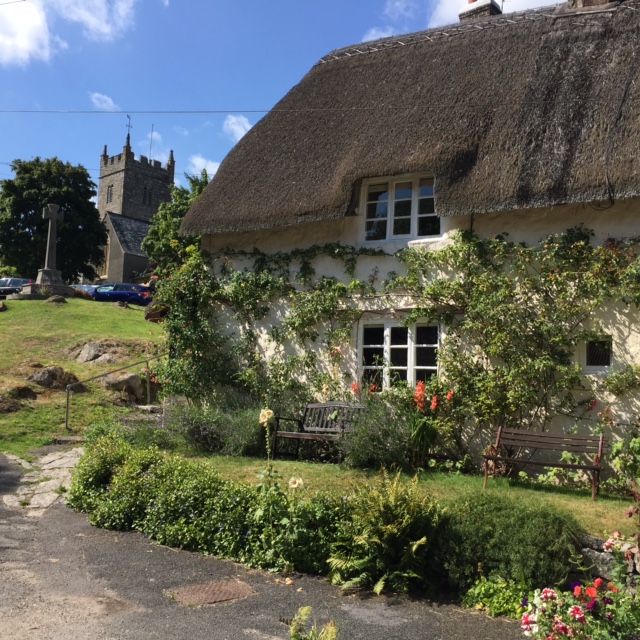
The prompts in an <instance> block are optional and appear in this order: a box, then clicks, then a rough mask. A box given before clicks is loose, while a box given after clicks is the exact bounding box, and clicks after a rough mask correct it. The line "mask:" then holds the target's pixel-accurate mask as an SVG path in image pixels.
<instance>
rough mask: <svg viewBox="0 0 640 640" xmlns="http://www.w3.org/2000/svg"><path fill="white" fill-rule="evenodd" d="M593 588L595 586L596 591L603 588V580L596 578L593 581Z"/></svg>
mask: <svg viewBox="0 0 640 640" xmlns="http://www.w3.org/2000/svg"><path fill="white" fill-rule="evenodd" d="M593 586H594V587H595V588H596V589H599V588H600V587H601V586H602V578H596V579H595V580H594V581H593Z"/></svg>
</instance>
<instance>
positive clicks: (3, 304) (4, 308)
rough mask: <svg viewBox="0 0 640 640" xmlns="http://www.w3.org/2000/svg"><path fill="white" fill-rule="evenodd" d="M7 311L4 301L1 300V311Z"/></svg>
mask: <svg viewBox="0 0 640 640" xmlns="http://www.w3.org/2000/svg"><path fill="white" fill-rule="evenodd" d="M7 309H8V307H7V305H6V304H5V303H4V300H0V311H6V310H7Z"/></svg>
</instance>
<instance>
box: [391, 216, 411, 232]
mask: <svg viewBox="0 0 640 640" xmlns="http://www.w3.org/2000/svg"><path fill="white" fill-rule="evenodd" d="M410 233H411V218H399V219H396V220H394V221H393V235H394V236H408V235H409V234H410Z"/></svg>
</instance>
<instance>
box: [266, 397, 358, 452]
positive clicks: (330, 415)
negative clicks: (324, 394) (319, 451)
mask: <svg viewBox="0 0 640 640" xmlns="http://www.w3.org/2000/svg"><path fill="white" fill-rule="evenodd" d="M363 409H364V406H363V405H361V404H352V403H350V402H323V403H319V404H308V405H307V406H306V407H305V409H304V414H303V415H302V418H283V417H281V416H276V419H275V420H276V428H275V431H274V433H273V451H272V455H273V457H274V458H275V457H276V455H277V453H278V440H280V439H292V440H296V441H297V447H296V456H297V455H298V451H299V449H300V441H301V440H324V441H337V440H339V439H340V438H341V437H342V435H343V433H344V432H345V431H348V430H349V429H350V428H351V425H352V423H353V420H354V418H355V416H356V414H357V413H358V412H359V411H362V410H363ZM282 422H289V423H294V426H295V428H296V430H295V431H288V430H286V429H282V428H281V423H282Z"/></svg>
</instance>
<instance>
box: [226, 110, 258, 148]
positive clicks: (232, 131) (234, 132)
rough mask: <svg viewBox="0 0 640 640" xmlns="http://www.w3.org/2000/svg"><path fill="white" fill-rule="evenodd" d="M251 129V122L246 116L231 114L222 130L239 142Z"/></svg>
mask: <svg viewBox="0 0 640 640" xmlns="http://www.w3.org/2000/svg"><path fill="white" fill-rule="evenodd" d="M249 129H251V123H250V122H249V120H247V118H246V117H245V116H236V115H233V114H229V115H228V116H227V117H226V118H225V120H224V124H223V125H222V131H223V132H224V134H225V135H226V136H228V137H229V138H231V140H233V141H234V142H238V140H240V138H242V136H243V135H244V134H245V133H247V131H249Z"/></svg>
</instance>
